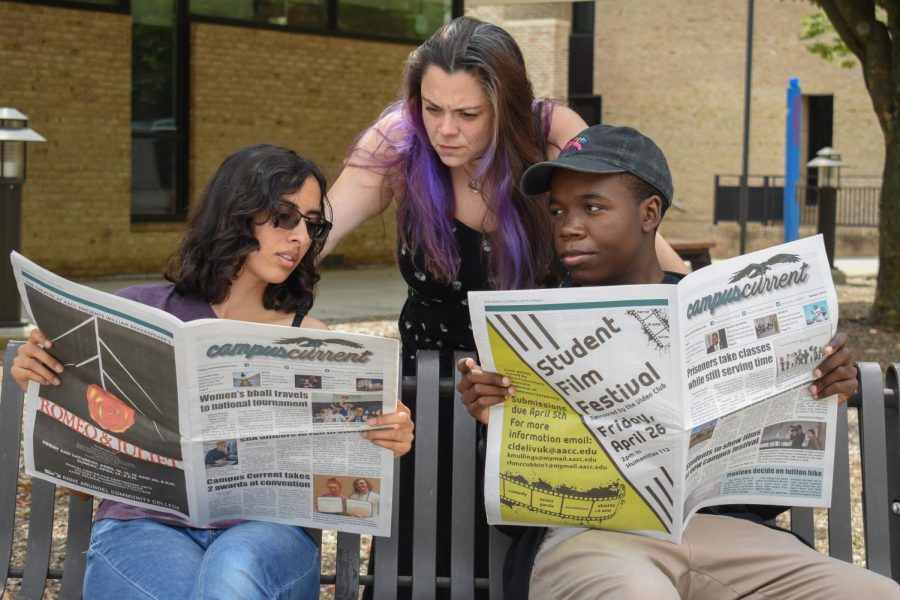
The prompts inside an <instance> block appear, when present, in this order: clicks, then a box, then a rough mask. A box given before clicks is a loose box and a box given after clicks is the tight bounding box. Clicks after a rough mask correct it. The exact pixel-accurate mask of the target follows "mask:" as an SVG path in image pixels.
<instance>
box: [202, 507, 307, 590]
mask: <svg viewBox="0 0 900 600" xmlns="http://www.w3.org/2000/svg"><path fill="white" fill-rule="evenodd" d="M246 525H249V527H244V525H240V526H238V527H241V528H243V529H242V530H241V531H237V530H236V531H234V532H231V531H229V532H227V533H226V534H223V535H222V536H221V537H220V538H219V539H217V540H216V541H215V542H213V543H212V545H211V546H210V548H209V550H208V551H207V555H206V558H205V559H204V561H203V567H202V569H201V573H200V578H199V580H198V587H197V594H196V595H197V597H200V598H215V597H223V598H225V597H232V598H237V597H241V598H315V597H317V594H318V587H319V550H318V548H317V547H316V545H315V543H313V541H312V540H311V539H310V538H309V536H307V535H306V533H304V532H303V530H302V529H299V528H296V527H290V526H287V525H276V524H272V523H252V524H250V523H248V524H246ZM232 534H233V535H232ZM216 590H218V591H220V592H221V595H220V594H219V593H218V592H217V591H216Z"/></svg>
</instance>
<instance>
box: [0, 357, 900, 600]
mask: <svg viewBox="0 0 900 600" xmlns="http://www.w3.org/2000/svg"><path fill="white" fill-rule="evenodd" d="M19 343H20V342H10V345H9V346H8V348H7V352H6V356H5V361H4V370H3V382H2V388H0V392H2V395H0V565H6V566H7V574H6V577H5V579H4V588H5V585H6V579H8V578H19V579H21V580H22V588H21V592H20V596H19V597H20V598H40V597H41V595H42V594H43V590H44V587H45V585H46V581H47V579H48V578H50V579H62V583H61V588H60V598H80V596H81V585H82V582H83V577H84V566H85V555H86V551H87V546H88V541H89V537H90V525H91V506H92V503H91V501H90V500H87V501H82V500H78V499H76V498H75V497H74V496H70V498H69V516H68V520H69V523H68V537H67V541H66V555H65V556H66V559H65V562H64V568H63V569H62V570H59V569H50V568H49V557H50V543H51V538H52V524H53V516H54V514H53V513H54V511H53V502H54V492H55V486H54V485H53V484H50V483H48V482H45V481H43V480H40V479H34V480H33V484H32V499H31V515H30V520H29V530H28V531H29V538H28V544H27V550H26V552H27V556H26V563H25V566H24V568H8V565H9V564H10V556H11V549H12V541H13V534H14V531H15V527H14V515H15V495H16V482H17V474H18V467H19V453H20V436H21V426H22V405H23V402H22V392H21V390H19V388H18V386H17V385H16V384H15V382H14V381H13V380H12V378H11V376H10V374H9V373H10V369H9V367H10V364H11V362H12V359H13V357H14V356H15V353H16V349H17V347H18V344H19ZM461 356H464V355H462V354H460V355H458V357H461ZM858 366H859V368H860V381H861V385H860V391H859V392H858V393H857V394H855V395H854V396H853V397H852V398H851V399H850V401H849V402H848V405H849V406H850V408H851V410H858V411H859V423H860V439H861V445H860V452H861V455H862V465H863V474H862V478H863V515H864V526H865V543H866V551H867V558H868V566H869V568H870V569H872V570H874V571H876V572H878V573H881V574H884V575H887V576H889V577H890V576H891V575H893V576H894V578H895V579H900V514H898V513H900V500H898V499H900V469H898V465H900V437H898V435H900V421H898V407H897V398H898V395H897V394H898V373H900V365H893V366H891V368H890V369H889V370H888V375H887V389H885V380H884V379H883V378H882V375H881V370H880V368H879V367H878V365H876V364H873V363H860V364H859V365H858ZM403 391H404V395H406V396H408V395H412V394H414V395H415V396H416V397H417V410H416V461H415V473H414V475H415V498H414V514H415V519H414V532H413V546H414V548H413V556H414V562H413V567H412V568H413V572H412V573H399V572H398V561H397V550H398V549H397V535H396V532H397V528H398V526H399V523H400V520H401V519H403V518H404V516H403V515H400V514H399V502H396V501H395V502H394V503H393V517H392V533H393V535H392V536H391V537H389V538H375V547H376V549H377V557H378V559H377V561H376V566H375V573H374V574H369V575H362V576H361V575H360V574H359V572H360V559H359V546H360V536H359V535H356V534H349V533H339V534H338V536H337V555H336V560H335V564H336V572H335V573H333V574H332V573H325V574H323V575H322V583H323V584H330V583H333V584H334V585H335V598H336V599H337V600H350V599H354V600H355V599H356V598H357V597H358V591H359V585H361V584H364V585H374V592H375V594H374V597H375V598H376V599H378V600H381V599H383V598H384V599H390V598H395V597H396V595H397V589H398V587H411V588H412V597H413V598H414V599H415V600H425V599H430V598H434V597H435V591H436V589H437V588H447V587H449V588H450V594H451V598H453V599H454V600H456V599H459V600H462V599H469V598H472V597H473V596H474V590H475V589H484V588H487V589H489V590H490V598H491V600H499V598H501V597H502V577H501V570H502V564H503V558H504V556H505V554H506V549H507V548H508V544H509V542H508V538H507V537H506V536H505V535H503V534H502V533H499V532H498V531H496V530H494V529H493V528H492V529H491V534H490V550H489V556H490V566H489V569H490V577H489V578H488V579H487V580H485V579H483V578H476V577H475V575H474V565H473V555H474V544H475V536H474V512H473V511H471V510H468V509H462V510H460V509H454V510H453V511H452V513H451V515H450V516H449V517H450V521H449V522H447V515H438V514H437V498H438V493H439V491H438V489H437V444H438V427H439V425H438V412H439V411H438V403H436V402H434V398H439V402H441V403H444V402H453V420H454V426H453V432H454V433H453V490H452V503H453V506H454V507H471V506H473V504H474V501H475V500H474V499H475V485H476V483H475V482H476V478H475V476H474V475H475V464H476V449H475V448H476V427H475V423H474V421H473V420H472V419H471V417H469V415H468V414H467V413H466V411H465V408H464V407H463V406H462V403H461V402H460V401H459V398H458V392H456V390H455V381H454V380H451V379H441V378H440V377H439V372H438V355H437V353H435V352H420V353H419V357H418V376H417V377H406V378H404V381H403ZM888 466H890V467H891V468H888ZM398 471H399V469H397V470H395V477H394V494H395V497H396V496H397V494H398V493H399V486H398V481H399V472H398ZM850 486H851V482H850V477H849V468H848V427H847V407H842V408H841V409H840V411H839V418H838V435H837V448H836V458H835V477H834V489H833V494H832V508H831V510H830V511H829V548H830V552H831V555H832V556H835V557H836V558H840V559H842V560H847V561H850V560H852V554H851V548H852V535H851V519H850ZM892 505H896V512H892V510H891V508H892ZM791 523H792V529H793V530H794V531H796V532H798V533H800V534H801V535H803V536H804V537H806V538H807V539H812V538H813V536H812V531H813V517H812V510H811V509H793V510H792V511H791ZM438 527H442V528H446V527H450V529H451V532H452V534H451V577H450V578H449V579H448V578H437V577H436V571H435V564H434V560H433V557H434V555H435V550H434V549H435V543H436V542H435V540H436V531H437V528H438ZM311 533H313V535H314V536H315V537H317V538H318V540H319V541H320V540H321V532H318V531H316V530H311ZM891 540H893V541H894V543H893V544H891Z"/></svg>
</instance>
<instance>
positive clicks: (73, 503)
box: [59, 494, 94, 600]
mask: <svg viewBox="0 0 900 600" xmlns="http://www.w3.org/2000/svg"><path fill="white" fill-rule="evenodd" d="M93 514H94V500H93V498H87V499H85V500H81V499H79V498H76V497H75V495H74V494H69V518H68V532H67V538H66V556H65V562H64V563H63V573H64V575H63V578H62V585H61V586H60V588H59V597H60V600H67V599H68V598H75V599H78V598H81V588H82V587H83V584H84V568H85V566H86V564H87V551H88V546H89V545H90V542H91V521H92V517H93Z"/></svg>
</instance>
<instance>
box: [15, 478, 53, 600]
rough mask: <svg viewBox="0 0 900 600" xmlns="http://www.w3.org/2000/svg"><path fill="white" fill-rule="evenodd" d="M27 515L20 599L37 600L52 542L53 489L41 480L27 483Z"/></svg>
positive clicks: (45, 576) (44, 578)
mask: <svg viewBox="0 0 900 600" xmlns="http://www.w3.org/2000/svg"><path fill="white" fill-rule="evenodd" d="M31 484H32V485H31V514H30V516H29V518H28V545H27V546H26V549H25V573H24V574H23V575H22V589H21V591H20V592H19V595H20V596H21V597H22V598H40V597H41V596H43V594H44V586H45V585H46V584H47V568H48V567H49V566H50V545H51V542H52V541H53V509H54V506H53V504H54V500H55V492H56V486H55V485H53V484H52V483H49V482H47V481H44V480H43V479H32V480H31Z"/></svg>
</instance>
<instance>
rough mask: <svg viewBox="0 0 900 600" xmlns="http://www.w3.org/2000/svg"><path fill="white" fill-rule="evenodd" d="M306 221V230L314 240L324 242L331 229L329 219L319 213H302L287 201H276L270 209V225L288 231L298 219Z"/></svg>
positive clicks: (296, 223)
mask: <svg viewBox="0 0 900 600" xmlns="http://www.w3.org/2000/svg"><path fill="white" fill-rule="evenodd" d="M301 220H302V221H306V231H308V232H309V237H311V238H312V240H313V241H314V242H324V241H325V238H327V237H328V232H329V231H331V221H328V220H326V219H324V218H323V217H322V216H321V215H304V214H303V213H302V212H300V211H299V210H297V207H296V206H294V205H292V204H288V203H287V202H276V203H275V206H274V208H273V209H272V225H274V226H275V227H280V228H281V229H287V230H288V231H290V230H292V229H294V228H296V227H297V225H299V224H300V221H301Z"/></svg>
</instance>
